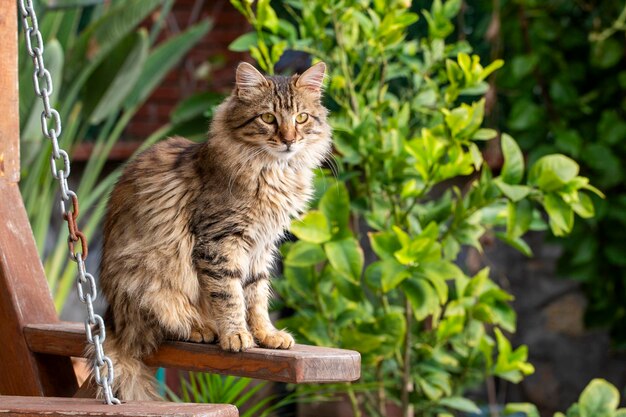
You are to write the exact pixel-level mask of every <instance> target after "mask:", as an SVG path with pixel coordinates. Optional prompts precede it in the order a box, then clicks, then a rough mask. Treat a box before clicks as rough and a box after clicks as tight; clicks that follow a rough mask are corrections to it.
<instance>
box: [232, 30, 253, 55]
mask: <svg viewBox="0 0 626 417" xmlns="http://www.w3.org/2000/svg"><path fill="white" fill-rule="evenodd" d="M258 41H259V35H257V33H256V32H248V33H244V34H243V35H241V36H240V37H238V38H237V39H235V40H234V41H232V42H231V44H230V45H228V49H230V50H231V51H235V52H248V50H249V49H250V47H251V46H256V44H257V42H258Z"/></svg>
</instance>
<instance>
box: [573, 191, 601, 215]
mask: <svg viewBox="0 0 626 417" xmlns="http://www.w3.org/2000/svg"><path fill="white" fill-rule="evenodd" d="M578 199H579V200H578V201H577V202H575V203H573V204H572V209H574V211H575V212H576V214H578V215H579V216H580V217H582V218H584V219H589V218H591V217H593V216H594V214H595V210H594V208H593V201H592V200H591V197H589V196H588V195H587V194H585V193H578Z"/></svg>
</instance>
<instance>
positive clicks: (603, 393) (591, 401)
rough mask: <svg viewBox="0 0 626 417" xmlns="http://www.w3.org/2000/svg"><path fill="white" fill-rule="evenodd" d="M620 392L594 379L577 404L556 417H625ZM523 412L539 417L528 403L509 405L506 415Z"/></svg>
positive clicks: (535, 408) (625, 409)
mask: <svg viewBox="0 0 626 417" xmlns="http://www.w3.org/2000/svg"><path fill="white" fill-rule="evenodd" d="M619 401H620V398H619V391H618V390H617V388H615V387H614V386H613V385H611V384H610V383H608V382H607V381H605V380H604V379H594V380H593V381H591V382H590V383H589V385H587V388H585V390H584V391H583V392H582V394H580V399H579V400H578V402H577V403H575V404H573V405H572V406H571V407H570V408H568V410H567V412H566V413H565V414H563V413H561V412H557V413H555V414H554V417H625V416H626V408H619V409H618V408H617V407H618V406H619ZM516 412H522V413H524V414H526V416H527V417H539V411H538V410H537V407H535V406H534V405H532V404H528V403H516V404H509V405H507V407H506V409H505V414H506V415H508V414H511V413H516Z"/></svg>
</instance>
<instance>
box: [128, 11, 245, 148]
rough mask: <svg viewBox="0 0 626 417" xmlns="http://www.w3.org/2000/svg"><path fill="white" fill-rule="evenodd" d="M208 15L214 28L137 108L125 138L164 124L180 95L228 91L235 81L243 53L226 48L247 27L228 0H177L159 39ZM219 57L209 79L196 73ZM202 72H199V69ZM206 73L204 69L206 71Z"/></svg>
mask: <svg viewBox="0 0 626 417" xmlns="http://www.w3.org/2000/svg"><path fill="white" fill-rule="evenodd" d="M206 17H210V18H211V19H212V20H213V27H212V29H211V30H210V31H209V33H208V34H207V35H206V36H205V37H204V39H202V40H201V41H200V42H199V43H198V44H197V45H196V46H195V48H194V49H192V50H191V51H190V52H189V53H188V54H187V56H186V57H185V58H184V59H183V60H182V61H181V63H180V64H179V65H178V66H177V67H176V68H174V69H173V70H172V71H171V72H170V73H169V74H168V75H167V77H166V78H165V79H164V81H163V84H162V85H161V86H160V87H159V88H157V89H156V91H155V92H154V93H153V94H152V96H151V97H150V98H149V99H148V100H147V102H146V104H145V105H144V106H143V107H142V108H141V109H140V110H139V111H138V113H137V114H136V116H135V117H134V118H133V120H132V122H131V123H130V124H129V126H128V128H127V129H126V132H125V134H124V139H126V140H131V141H135V140H142V139H144V138H146V137H147V136H148V135H150V134H151V133H152V132H154V131H155V130H156V129H158V128H159V127H161V126H162V125H163V124H165V123H167V122H168V120H169V114H170V112H171V111H172V109H173V108H174V106H175V105H176V103H178V102H179V101H180V100H181V99H182V98H185V97H187V96H189V95H190V94H192V93H194V92H199V91H206V90H207V89H208V90H210V91H228V90H230V88H231V87H232V85H233V82H234V71H233V70H234V68H235V66H236V65H237V63H238V62H239V61H241V60H242V59H244V58H245V55H244V54H241V53H234V52H231V51H229V50H228V45H229V44H230V43H231V42H232V41H233V40H235V39H236V38H237V37H238V36H239V35H241V34H242V33H245V32H247V31H248V30H249V25H248V23H247V22H246V20H245V18H243V16H241V14H240V13H239V12H238V11H237V10H235V9H234V8H233V7H232V6H231V4H230V1H228V0H177V1H176V3H175V4H174V7H173V8H172V12H171V13H170V16H169V17H168V19H167V23H166V24H165V26H164V29H163V32H162V35H161V40H163V39H164V38H166V37H168V36H172V35H175V34H177V33H180V32H181V31H182V30H184V29H185V28H187V27H189V26H190V25H193V24H194V23H197V22H198V21H199V20H201V19H204V18H206ZM218 57H221V58H222V59H220V61H222V62H221V63H220V64H219V65H217V66H215V65H213V64H211V65H210V66H211V67H213V68H216V69H215V70H211V71H209V74H210V76H209V77H208V79H207V78H206V77H204V76H202V75H200V76H198V74H197V73H198V72H199V71H200V70H202V68H203V67H204V68H206V66H207V63H208V62H210V61H211V62H214V61H216V60H217V58H218ZM200 72H202V71H200ZM205 73H206V71H205Z"/></svg>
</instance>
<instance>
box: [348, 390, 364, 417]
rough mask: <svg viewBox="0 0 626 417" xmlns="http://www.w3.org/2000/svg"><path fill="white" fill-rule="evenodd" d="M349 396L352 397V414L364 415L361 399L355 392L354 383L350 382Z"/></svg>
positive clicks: (356, 416) (358, 416) (360, 416)
mask: <svg viewBox="0 0 626 417" xmlns="http://www.w3.org/2000/svg"><path fill="white" fill-rule="evenodd" d="M348 398H350V404H351V405H352V415H353V416H354V417H362V414H361V409H360V408H359V400H358V398H357V397H356V394H355V393H354V388H353V387H352V383H351V382H349V383H348Z"/></svg>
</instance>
